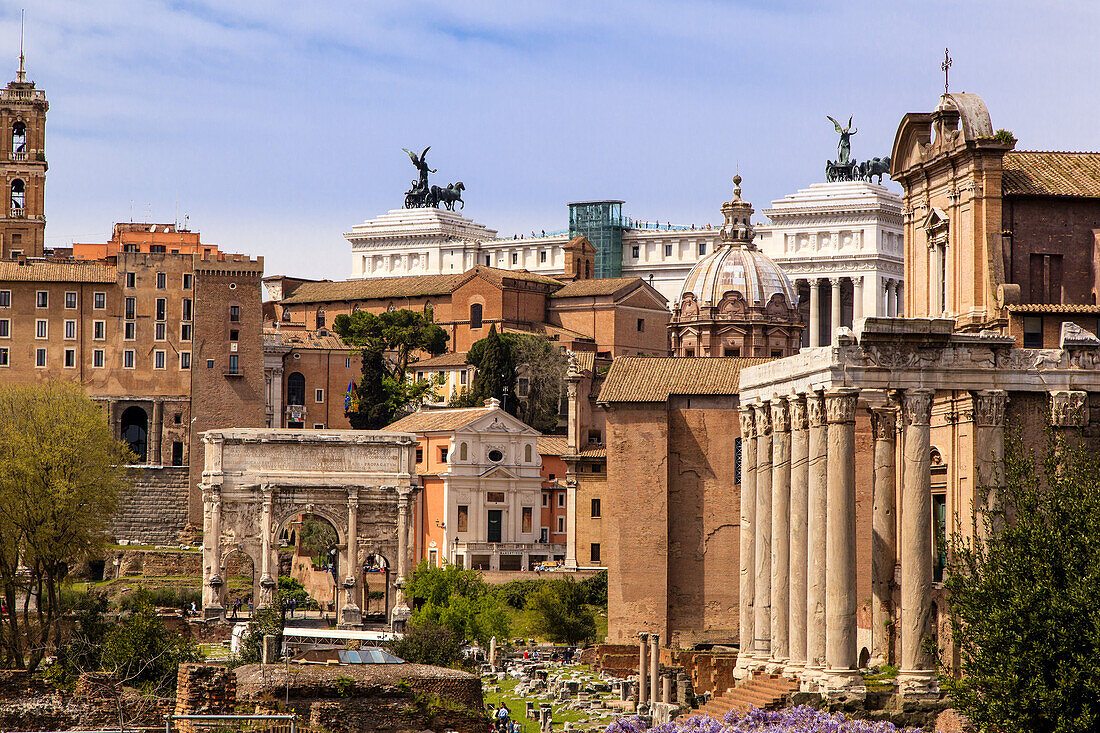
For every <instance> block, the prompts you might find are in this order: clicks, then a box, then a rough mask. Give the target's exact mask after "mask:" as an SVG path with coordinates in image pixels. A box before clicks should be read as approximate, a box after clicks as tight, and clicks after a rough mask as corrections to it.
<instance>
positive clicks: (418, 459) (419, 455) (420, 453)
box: [416, 448, 424, 463]
mask: <svg viewBox="0 0 1100 733" xmlns="http://www.w3.org/2000/svg"><path fill="white" fill-rule="evenodd" d="M416 462H417V463H423V462H424V449H423V448H417V449H416Z"/></svg>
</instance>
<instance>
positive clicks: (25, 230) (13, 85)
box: [0, 53, 50, 259]
mask: <svg viewBox="0 0 1100 733" xmlns="http://www.w3.org/2000/svg"><path fill="white" fill-rule="evenodd" d="M49 108H50V105H49V102H47V101H46V93H45V92H44V91H42V90H41V89H36V88H35V86H34V82H33V81H27V74H26V72H25V70H24V67H23V55H22V53H20V55H19V71H18V72H17V74H16V78H15V81H12V82H9V83H8V85H7V86H6V87H5V88H4V89H0V172H2V177H3V185H4V190H5V193H6V195H7V196H8V205H7V206H6V207H5V208H4V209H3V211H0V259H6V258H14V257H17V256H20V255H23V256H26V257H41V256H42V254H43V253H44V251H45V232H46V206H45V203H46V170H47V168H48V167H49V166H48V165H47V164H46V112H47V111H48V110H49Z"/></svg>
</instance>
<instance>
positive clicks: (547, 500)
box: [542, 491, 550, 507]
mask: <svg viewBox="0 0 1100 733" xmlns="http://www.w3.org/2000/svg"><path fill="white" fill-rule="evenodd" d="M542 505H543V506H544V507H547V506H550V494H549V493H547V492H545V491H544V492H542Z"/></svg>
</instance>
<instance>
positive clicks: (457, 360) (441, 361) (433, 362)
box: [409, 351, 466, 370]
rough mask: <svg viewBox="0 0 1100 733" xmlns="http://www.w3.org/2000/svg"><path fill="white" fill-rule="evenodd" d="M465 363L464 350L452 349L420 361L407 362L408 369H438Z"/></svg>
mask: <svg viewBox="0 0 1100 733" xmlns="http://www.w3.org/2000/svg"><path fill="white" fill-rule="evenodd" d="M465 365H466V352H465V351H452V352H450V353H447V354H440V355H439V356H433V357H432V358H430V359H421V360H420V361H417V362H413V363H412V364H409V369H410V370H413V369H440V368H442V367H460V366H465Z"/></svg>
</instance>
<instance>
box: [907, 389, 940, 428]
mask: <svg viewBox="0 0 1100 733" xmlns="http://www.w3.org/2000/svg"><path fill="white" fill-rule="evenodd" d="M933 394H935V393H934V392H933V391H932V390H930V389H907V390H905V395H904V396H903V397H902V401H901V409H902V412H903V413H904V415H905V423H906V424H907V425H929V424H930V423H931V422H932V396H933Z"/></svg>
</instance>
